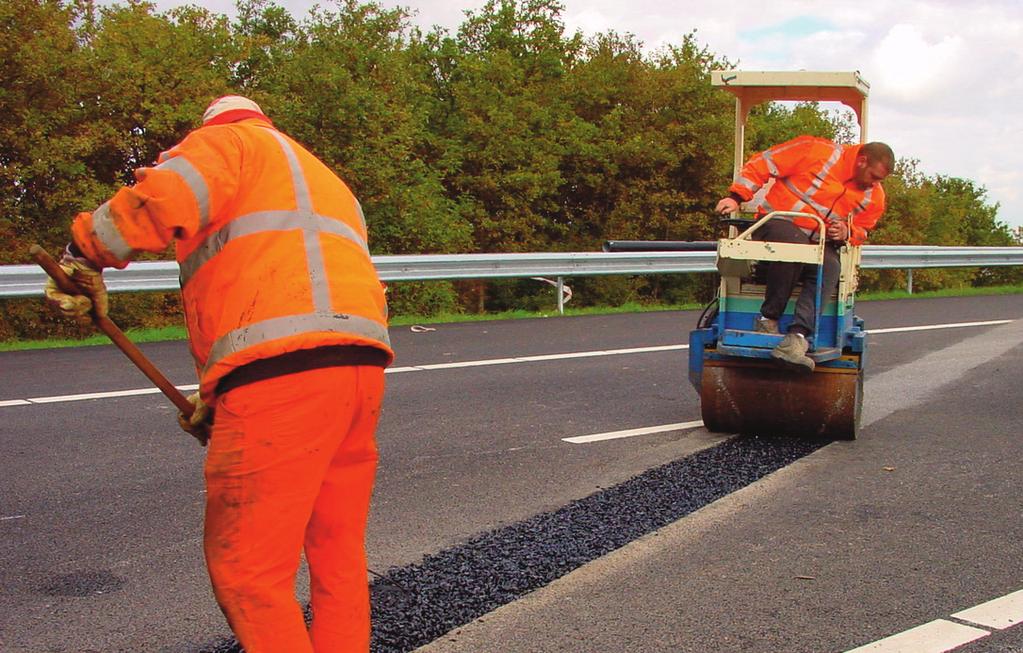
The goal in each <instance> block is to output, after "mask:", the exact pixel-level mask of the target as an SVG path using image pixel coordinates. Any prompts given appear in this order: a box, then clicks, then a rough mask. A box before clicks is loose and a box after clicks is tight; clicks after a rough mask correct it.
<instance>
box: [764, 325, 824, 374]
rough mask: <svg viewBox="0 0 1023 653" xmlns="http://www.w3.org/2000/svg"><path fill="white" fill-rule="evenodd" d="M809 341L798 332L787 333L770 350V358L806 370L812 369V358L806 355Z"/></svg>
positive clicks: (810, 370)
mask: <svg viewBox="0 0 1023 653" xmlns="http://www.w3.org/2000/svg"><path fill="white" fill-rule="evenodd" d="M809 348H810V343H809V342H807V341H806V338H804V337H803V336H802V335H801V334H799V333H789V334H787V335H786V336H785V337H784V338H782V340H781V342H780V343H778V346H777V347H775V348H774V349H773V350H771V358H773V359H775V360H778V361H781V362H783V363H785V364H786V365H792V366H793V367H797V368H799V369H801V370H804V371H806V372H812V371H813V367H814V364H813V359H812V358H810V357H809V356H807V355H806V351H807V350H808V349H809Z"/></svg>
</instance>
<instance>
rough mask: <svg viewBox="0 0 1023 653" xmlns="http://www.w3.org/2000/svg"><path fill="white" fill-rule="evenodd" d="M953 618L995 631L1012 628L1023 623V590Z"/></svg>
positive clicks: (960, 613) (957, 613) (967, 610)
mask: <svg viewBox="0 0 1023 653" xmlns="http://www.w3.org/2000/svg"><path fill="white" fill-rule="evenodd" d="M952 616H953V617H955V618H956V619H962V620H963V621H969V622H970V623H974V624H977V625H978V626H986V627H988V628H994V629H995V630H1003V629H1005V628H1010V627H1012V626H1015V625H1016V624H1018V623H1020V622H1023V590H1019V591H1017V592H1013V593H1012V594H1006V595H1005V596H1002V597H999V598H997V599H991V600H990V601H988V602H987V603H981V604H980V605H977V606H974V607H972V608H968V609H966V610H963V611H962V612H956V613H955V614H953V615H952Z"/></svg>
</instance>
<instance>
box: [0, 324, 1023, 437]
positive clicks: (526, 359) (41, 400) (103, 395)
mask: <svg viewBox="0 0 1023 653" xmlns="http://www.w3.org/2000/svg"><path fill="white" fill-rule="evenodd" d="M1009 322H1012V320H988V321H986V322H955V323H950V324H928V325H923V326H911V327H895V328H891V329H871V330H869V331H867V333H869V334H882V333H904V332H908V331H931V330H935V329H959V328H963V327H978V326H996V325H999V324H1007V323H1009ZM684 349H689V345H660V346H656V347H630V348H628V349H602V350H595V351H576V352H567V353H563V354H540V355H537V356H515V357H511V358H487V359H481V360H474V361H460V362H452V363H430V364H426V365H407V366H404V367H391V368H388V369H387V370H386V371H387V373H388V374H400V373H403V372H422V371H429V370H448V369H459V368H466V367H485V366H488V365H509V364H513V363H536V362H542V361H553V360H566V359H570V358H593V357H596V356H619V355H623V354H647V353H653V352H662V351H679V350H684ZM177 387H178V389H179V390H182V391H192V390H195V389H197V388H198V387H199V386H198V385H196V384H192V385H179V386H177ZM158 392H159V390H157V389H156V388H137V389H132V390H113V391H110V392H90V393H85V394H74V395H54V396H51V397H30V398H28V399H6V400H0V408H3V407H5V406H29V405H34V404H53V403H62V402H65V401H84V400H87V399H112V398H116V397H134V396H138V395H148V394H156V393H158ZM621 437H627V436H621Z"/></svg>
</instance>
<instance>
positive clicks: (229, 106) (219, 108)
mask: <svg viewBox="0 0 1023 653" xmlns="http://www.w3.org/2000/svg"><path fill="white" fill-rule="evenodd" d="M228 111H254V112H256V113H258V114H260V115H265V114H263V110H262V109H260V108H259V105H258V104H256V103H255V102H253V101H252V100H250V99H249V98H247V97H242V96H241V95H225V96H224V97H221V98H217V99H216V100H214V101H213V102H211V103H210V106H208V107H206V113H204V114H202V121H203V124H206V123H208V122H209V121H211V120H213V119H214V118H216V117H217V116H219V115H221V114H224V113H227V112H228Z"/></svg>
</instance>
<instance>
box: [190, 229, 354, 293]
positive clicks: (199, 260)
mask: <svg viewBox="0 0 1023 653" xmlns="http://www.w3.org/2000/svg"><path fill="white" fill-rule="evenodd" d="M295 229H301V230H302V231H304V232H305V233H306V252H307V255H308V243H309V235H310V234H311V235H312V236H313V240H314V241H315V242H317V243H318V242H319V238H318V234H321V233H323V234H331V235H334V236H341V237H342V238H347V239H348V240H351V241H352V242H354V243H355V244H356V245H358V246H359V248H360V249H361V250H362V251H363V252H365V254H366V256H367V257H369V247H367V246H366V241H364V240H363V239H362V236H360V235H359V234H358V233H357V232H356V231H355V230H354V229H352V228H351V227H349V226H348V225H347V224H345V223H344V222H341V221H340V220H337V219H335V218H328V217H326V216H323V215H317V214H315V213H310V212H308V211H257V212H256V213H248V214H246V215H242V216H239V217H237V218H235V219H234V220H232V221H230V222H228V223H227V224H226V225H224V226H223V227H222V228H220V229H219V230H217V231H215V232H214V233H211V234H210V235H209V236H207V237H206V239H205V240H204V241H203V243H202V245H200V246H199V247H198V248H196V250H195V251H194V252H192V253H191V254H190V255H189V256H188V258H186V259H185V260H184V261H183V262H182V263H181V287H182V288H184V287H185V285H186V284H187V283H188V282H189V280H190V279H191V278H192V277H194V276H195V274H196V273H197V272H198V271H199V269H200V268H201V267H202V266H203V265H205V264H206V263H207V262H208V261H209V260H210V259H212V258H213V257H214V256H216V255H217V254H218V253H220V251H221V250H222V249H224V246H225V245H227V243H229V242H231V241H232V240H234V239H236V238H243V237H245V236H251V235H252V234H259V233H265V232H268V231H292V230H295ZM317 252H319V248H318V247H317ZM318 260H319V261H320V266H321V268H322V266H323V261H322V256H319V255H318Z"/></svg>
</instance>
